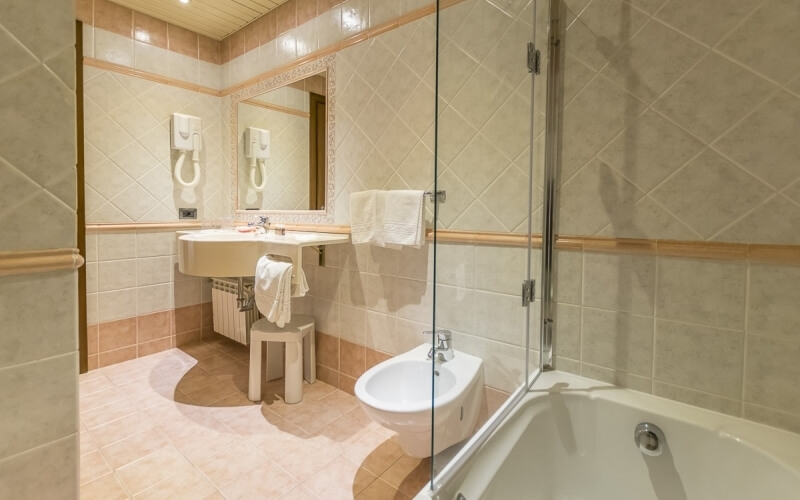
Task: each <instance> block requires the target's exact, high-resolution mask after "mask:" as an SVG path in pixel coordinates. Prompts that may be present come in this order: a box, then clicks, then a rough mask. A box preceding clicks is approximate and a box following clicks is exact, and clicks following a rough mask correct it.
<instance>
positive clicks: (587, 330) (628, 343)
mask: <svg viewBox="0 0 800 500" xmlns="http://www.w3.org/2000/svg"><path fill="white" fill-rule="evenodd" d="M653 332H654V324H653V318H652V317H647V316H634V315H632V314H624V313H618V312H611V311H602V310H599V309H590V308H588V307H584V308H583V326H582V328H581V340H582V360H583V361H584V362H586V363H590V364H593V365H597V366H602V367H606V368H612V369H615V370H619V371H624V372H628V373H631V374H635V375H641V376H644V377H650V376H651V373H652V367H653Z"/></svg>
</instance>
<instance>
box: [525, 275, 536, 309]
mask: <svg viewBox="0 0 800 500" xmlns="http://www.w3.org/2000/svg"><path fill="white" fill-rule="evenodd" d="M535 299H536V280H525V281H523V282H522V307H527V306H529V305H530V303H531V302H533V301H534V300H535Z"/></svg>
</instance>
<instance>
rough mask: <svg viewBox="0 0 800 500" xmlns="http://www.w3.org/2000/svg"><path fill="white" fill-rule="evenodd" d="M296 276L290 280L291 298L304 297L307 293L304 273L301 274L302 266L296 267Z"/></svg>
mask: <svg viewBox="0 0 800 500" xmlns="http://www.w3.org/2000/svg"><path fill="white" fill-rule="evenodd" d="M295 272H296V273H297V276H295V279H294V280H292V281H293V283H292V297H305V296H306V293H307V292H308V281H306V273H304V272H303V268H302V266H297V268H296V269H295Z"/></svg>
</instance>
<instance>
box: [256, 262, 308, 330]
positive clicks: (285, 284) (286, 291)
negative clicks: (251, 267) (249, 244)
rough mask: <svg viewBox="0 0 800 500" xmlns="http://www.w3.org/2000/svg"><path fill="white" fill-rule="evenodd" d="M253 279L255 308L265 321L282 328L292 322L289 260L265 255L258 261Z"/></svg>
mask: <svg viewBox="0 0 800 500" xmlns="http://www.w3.org/2000/svg"><path fill="white" fill-rule="evenodd" d="M301 272H302V270H301ZM255 278H256V283H255V295H256V307H258V310H259V311H261V314H263V315H264V316H265V317H266V318H267V321H270V322H271V323H275V324H276V325H278V326H279V327H283V325H285V324H286V323H288V322H289V321H291V320H292V306H291V294H292V262H291V260H288V261H287V260H282V259H279V258H276V257H273V256H271V255H265V256H263V257H261V258H260V259H258V263H257V264H256V274H255ZM304 279H305V278H304Z"/></svg>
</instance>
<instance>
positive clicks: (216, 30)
mask: <svg viewBox="0 0 800 500" xmlns="http://www.w3.org/2000/svg"><path fill="white" fill-rule="evenodd" d="M286 1H287V0H191V1H190V2H189V3H188V4H184V3H180V2H179V1H178V0H113V2H114V3H116V4H119V5H122V6H125V7H128V8H130V9H133V10H135V11H138V12H142V13H144V14H147V15H148V16H153V17H155V18H158V19H162V20H164V21H167V22H169V23H172V24H174V25H176V26H180V27H182V28H186V29H189V30H192V31H194V32H196V33H200V34H201V35H205V36H207V37H210V38H213V39H215V40H222V39H223V38H225V37H226V36H228V35H230V34H231V33H233V32H235V31H237V30H239V29H241V28H242V27H244V26H245V25H247V24H250V23H251V22H253V21H255V20H256V19H258V18H259V17H261V16H263V15H264V14H266V13H267V12H269V11H271V10H272V9H274V8H275V7H277V6H278V5H280V4H282V3H284V2H286Z"/></svg>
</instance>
